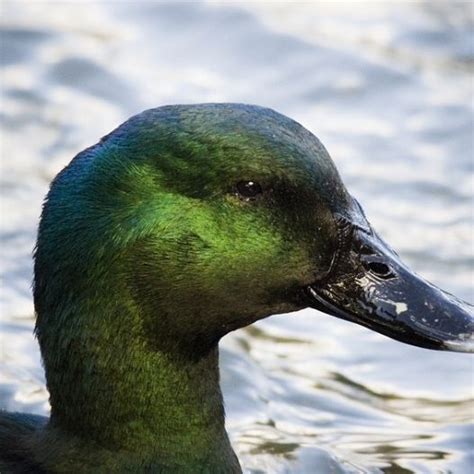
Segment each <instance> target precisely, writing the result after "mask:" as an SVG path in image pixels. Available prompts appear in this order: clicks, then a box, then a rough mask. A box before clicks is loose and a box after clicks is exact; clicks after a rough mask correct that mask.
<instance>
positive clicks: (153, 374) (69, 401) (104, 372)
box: [40, 308, 240, 472]
mask: <svg viewBox="0 0 474 474" xmlns="http://www.w3.org/2000/svg"><path fill="white" fill-rule="evenodd" d="M115 309H116V311H113V312H110V311H109V312H108V316H109V318H108V319H109V321H106V322H105V324H104V321H103V319H104V316H103V315H102V324H101V325H100V326H99V325H95V324H94V321H97V318H89V317H87V318H84V319H83V320H87V322H88V323H87V326H88V330H87V331H85V330H83V331H82V332H81V331H80V332H81V334H80V335H77V334H75V335H72V336H71V337H70V338H69V339H68V340H67V344H64V343H65V339H64V335H63V338H62V340H61V341H62V343H63V347H66V350H65V351H63V352H62V355H61V357H58V355H57V354H56V355H55V354H52V353H51V351H48V350H45V349H46V347H45V345H47V344H48V343H51V342H52V341H51V340H50V341H47V340H45V339H46V338H45V337H42V339H43V341H41V340H40V342H42V349H43V356H44V362H45V366H46V375H47V380H48V388H49V390H50V395H51V406H52V411H51V422H50V427H51V428H52V429H53V430H60V431H62V432H67V433H69V434H70V435H72V437H74V438H75V439H78V440H80V443H84V442H85V443H89V445H90V443H92V444H94V446H99V447H100V450H103V451H108V452H114V453H120V452H123V451H126V453H127V455H126V463H128V464H130V463H132V464H133V466H131V467H132V468H135V467H136V465H139V466H143V465H146V466H148V467H150V466H151V467H152V468H153V469H156V470H159V469H161V468H165V469H174V470H175V471H177V472H181V470H184V471H183V472H188V471H186V469H189V470H190V472H192V471H194V472H198V471H196V469H197V468H202V469H203V470H204V471H205V472H207V471H209V472H240V468H239V464H238V461H237V458H236V456H235V454H234V452H233V450H232V447H231V445H230V442H229V439H228V436H227V433H226V431H225V426H224V408H223V399H222V393H221V390H220V386H219V365H218V346H217V343H216V344H214V345H213V346H212V347H211V348H210V349H209V350H208V351H207V352H206V353H205V354H201V355H200V357H197V358H194V359H192V358H190V357H189V356H187V355H186V354H184V355H183V354H181V352H179V351H178V349H176V352H173V351H172V350H171V349H170V348H169V347H168V349H167V351H163V350H159V349H157V348H156V347H153V348H152V347H150V346H149V344H147V343H146V341H144V339H143V336H142V334H141V332H142V330H141V329H140V325H139V324H136V323H137V321H138V318H136V317H134V316H136V315H134V314H133V312H129V311H125V312H123V313H122V314H118V313H120V311H117V310H118V308H115ZM123 318H127V320H128V322H130V324H129V325H124V324H123V321H124V319H123ZM113 321H121V322H120V326H122V327H123V326H126V329H123V328H122V329H121V328H120V327H119V325H118V324H114V323H113ZM94 325H95V327H94ZM50 333H53V334H54V329H53V330H51V332H50ZM56 345H57V344H56ZM177 347H179V345H177ZM87 449H88V450H89V449H90V448H89V447H88V448H87ZM117 459H118V458H117ZM132 460H133V461H132ZM114 462H116V460H115V461H114ZM127 467H129V466H127ZM222 469H224V471H222ZM160 472H161V471H160ZM199 472H200V471H199Z"/></svg>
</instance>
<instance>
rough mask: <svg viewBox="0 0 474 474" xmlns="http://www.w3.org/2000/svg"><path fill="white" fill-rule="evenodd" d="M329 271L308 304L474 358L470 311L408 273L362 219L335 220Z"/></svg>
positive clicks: (423, 344) (416, 342)
mask: <svg viewBox="0 0 474 474" xmlns="http://www.w3.org/2000/svg"><path fill="white" fill-rule="evenodd" d="M338 226H339V230H340V238H339V242H340V248H339V249H338V251H337V253H336V256H335V258H334V260H333V262H332V265H331V269H330V270H329V272H328V274H327V275H326V276H325V277H324V280H322V281H319V282H317V283H315V284H313V285H310V286H309V287H307V288H306V289H305V291H304V293H305V301H306V304H307V305H308V306H310V307H313V308H315V309H318V310H320V311H322V312H324V313H328V314H331V315H333V316H336V317H338V318H342V319H345V320H348V321H352V322H355V323H357V324H360V325H362V326H365V327H367V328H369V329H372V330H373V331H376V332H379V333H381V334H384V335H386V336H389V337H391V338H393V339H397V340H399V341H402V342H405V343H407V344H412V345H415V346H419V347H424V348H428V349H437V350H448V351H456V352H474V335H473V330H474V316H473V306H472V305H470V304H468V303H465V302H463V301H461V300H459V299H458V298H456V297H455V296H453V295H450V294H449V293H446V292H445V291H442V290H440V289H439V288H437V287H436V286H434V285H432V284H431V283H429V282H427V281H425V280H423V279H422V278H421V277H419V276H418V275H416V274H415V273H414V272H412V271H411V270H410V269H409V268H407V267H406V266H405V265H404V264H403V263H402V262H401V261H400V259H399V257H398V255H397V254H396V253H395V252H394V251H393V250H392V249H391V248H390V247H389V246H388V245H387V244H386V243H385V242H384V241H383V240H382V239H381V238H380V237H378V235H377V234H376V233H375V232H374V231H373V230H372V229H371V227H370V225H369V224H368V223H367V221H366V220H365V217H363V215H362V216H361V215H360V214H359V217H358V219H356V222H354V219H347V218H345V217H342V218H340V219H339V220H338Z"/></svg>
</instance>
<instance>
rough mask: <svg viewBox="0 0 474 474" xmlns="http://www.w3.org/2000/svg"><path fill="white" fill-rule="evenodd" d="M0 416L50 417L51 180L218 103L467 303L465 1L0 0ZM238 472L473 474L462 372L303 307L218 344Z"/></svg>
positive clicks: (469, 174) (469, 165)
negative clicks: (176, 113) (282, 132)
mask: <svg viewBox="0 0 474 474" xmlns="http://www.w3.org/2000/svg"><path fill="white" fill-rule="evenodd" d="M1 8H2V10H3V12H2V15H1V21H2V37H1V39H2V41H1V46H2V48H3V51H2V54H1V62H2V67H3V69H2V72H1V77H0V79H1V88H2V109H1V120H2V135H1V165H2V171H1V181H2V186H1V214H0V219H1V261H0V264H1V274H2V288H1V304H2V308H1V316H2V323H1V332H0V336H1V347H2V353H1V356H2V359H1V361H0V376H1V380H0V406H1V407H5V408H7V409H8V410H20V411H30V412H34V413H40V414H46V413H47V412H48V402H47V400H48V394H47V392H46V390H45V388H44V377H43V371H42V368H41V364H40V359H39V352H38V348H37V344H36V341H35V340H34V338H33V336H32V327H33V306H32V298H31V294H30V281H31V267H32V265H31V250H32V247H33V243H34V238H35V229H36V226H37V222H38V216H39V213H40V206H41V201H42V198H43V196H44V194H45V192H46V190H47V187H48V183H49V181H50V180H51V178H52V177H53V176H54V175H55V174H56V173H57V172H58V171H59V170H60V169H61V167H63V166H64V165H65V164H66V163H67V162H68V161H69V160H70V159H71V158H72V157H73V156H74V154H76V153H77V152H78V151H79V150H81V149H82V148H84V147H86V146H88V145H90V144H92V143H95V142H96V141H97V140H98V138H100V137H101V136H102V135H104V134H105V133H107V132H109V131H110V130H111V129H112V128H114V127H115V126H116V125H118V124H119V123H120V122H122V121H123V120H125V119H126V118H127V117H128V116H129V115H131V114H133V113H136V112H138V111H141V110H142V109H145V108H150V107H154V106H157V105H162V104H168V103H189V102H207V101H233V102H248V103H258V104H261V105H266V106H270V107H273V108H275V109H277V110H279V111H280V112H283V113H285V114H287V115H289V116H291V117H293V118H295V119H296V120H298V121H299V122H301V123H302V124H304V125H305V126H306V127H307V128H309V129H310V130H311V131H313V132H314V133H315V134H316V135H317V136H318V137H319V138H320V139H321V140H322V141H323V143H324V144H325V145H326V147H327V148H328V149H329V152H330V153H331V155H332V157H333V159H334V160H335V162H336V164H337V166H338V168H339V169H340V171H341V174H342V176H343V178H344V181H345V183H346V185H347V186H348V188H349V189H350V191H351V192H352V194H354V195H355V196H356V197H357V198H358V199H359V200H360V201H361V202H362V204H363V206H364V208H365V209H366V211H367V214H368V216H369V218H370V220H371V221H372V223H373V224H374V226H375V227H376V228H377V229H378V230H379V232H380V233H381V234H382V235H383V236H384V238H386V240H387V241H388V242H390V243H391V244H392V246H393V247H395V248H396V249H397V250H398V251H399V253H400V254H401V255H402V257H403V258H404V259H405V260H406V261H407V263H409V264H410V265H411V266H412V267H414V268H415V269H416V270H417V271H418V272H419V273H421V274H422V275H424V276H425V277H427V278H428V279H429V280H431V281H433V282H434V283H436V284H438V285H439V286H441V287H443V288H446V289H447V290H449V291H451V292H453V293H455V294H457V295H459V296H461V297H463V298H464V299H467V300H469V301H471V302H472V300H473V299H474V297H473V294H472V283H473V273H472V271H473V267H472V265H473V243H472V242H473V241H472V237H473V222H472V220H473V194H474V189H473V159H474V158H473V136H472V131H473V130H472V128H473V121H472V105H473V76H472V72H473V67H472V65H473V36H472V28H473V18H472V5H471V4H470V3H467V2H466V3H459V4H456V3H453V2H445V3H442V4H441V3H436V2H426V3H418V2H411V3H390V4H383V3H370V4H362V3H351V4H342V3H337V2H332V3H322V4H316V3H297V2H291V3H227V2H222V3H221V2H218V3H215V2H214V3H198V2H195V3H176V2H173V3H169V4H168V3H152V2H147V3H139V2H106V3H105V2H104V3H101V4H99V3H93V2H87V3H86V2H84V3H83V2H78V3H61V2H55V3H46V2H41V3H39V2H38V3H37V2H13V3H8V2H2V7H1ZM221 359H222V363H221V372H222V381H223V386H224V395H225V400H226V406H227V425H228V430H229V432H230V435H231V438H232V441H233V444H234V446H235V448H236V451H237V452H238V455H239V457H240V459H241V462H242V464H243V467H244V469H245V470H246V472H253V473H257V472H266V473H287V472H290V473H323V474H324V473H330V472H331V473H338V472H350V473H352V472H369V473H379V472H384V473H391V474H394V473H400V474H402V473H411V472H416V473H448V472H451V473H456V474H457V473H460V474H464V473H472V472H473V471H474V448H473V446H474V439H473V438H474V433H473V431H474V430H473V424H472V422H473V413H474V405H473V403H472V396H473V359H472V357H470V356H469V355H464V354H451V353H437V352H430V351H426V350H422V349H417V348H413V347H409V346H406V345H403V344H401V343H397V342H394V341H391V340H389V339H386V338H384V337H382V336H379V335H378V334H375V333H371V332H369V331H368V330H365V329H362V328H360V327H357V326H355V325H351V324H349V323H345V322H343V321H338V320H336V319H333V318H331V317H329V316H325V315H323V314H320V313H318V312H316V311H313V310H306V311H303V312H300V313H295V314H291V315H282V316H276V317H273V318H269V319H267V320H265V321H262V322H260V323H258V324H255V325H254V326H252V327H249V328H246V329H244V330H240V331H237V332H235V333H233V334H231V335H229V336H227V337H226V338H225V339H224V340H223V342H222V349H221Z"/></svg>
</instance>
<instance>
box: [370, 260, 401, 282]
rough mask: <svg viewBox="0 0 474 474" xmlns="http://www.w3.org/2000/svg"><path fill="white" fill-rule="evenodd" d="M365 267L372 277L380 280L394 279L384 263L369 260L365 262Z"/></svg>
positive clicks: (390, 270)
mask: <svg viewBox="0 0 474 474" xmlns="http://www.w3.org/2000/svg"><path fill="white" fill-rule="evenodd" d="M365 266H366V267H367V269H368V270H369V271H371V272H372V273H373V274H374V275H377V276H378V277H380V278H385V279H389V278H394V277H395V274H394V272H393V271H392V269H391V268H390V266H389V265H387V264H386V263H384V262H380V261H377V260H370V261H366V262H365Z"/></svg>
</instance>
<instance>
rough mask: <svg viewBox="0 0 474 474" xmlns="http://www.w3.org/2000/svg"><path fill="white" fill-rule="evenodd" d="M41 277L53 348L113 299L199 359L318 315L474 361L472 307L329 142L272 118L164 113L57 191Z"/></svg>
mask: <svg viewBox="0 0 474 474" xmlns="http://www.w3.org/2000/svg"><path fill="white" fill-rule="evenodd" d="M35 274H36V283H35V300H36V307H37V313H38V327H39V333H40V334H41V326H42V325H43V326H44V325H45V324H46V323H47V319H48V318H50V317H51V316H48V315H50V314H53V313H54V312H55V309H57V308H58V306H61V305H63V306H64V305H65V304H72V303H71V302H73V301H75V300H77V298H82V299H83V300H84V301H85V300H87V301H89V302H93V301H94V298H95V296H94V295H97V294H98V293H100V292H102V294H105V295H106V297H107V298H109V299H112V300H117V301H119V300H120V301H122V303H121V304H122V305H125V306H130V307H134V308H138V309H139V311H138V313H139V314H140V325H141V326H142V328H143V329H144V333H146V334H147V339H148V341H149V342H150V343H151V344H152V345H153V346H155V347H156V348H157V349H161V350H168V351H169V350H173V351H180V352H182V353H187V354H192V355H199V354H201V353H203V352H206V351H208V350H209V348H211V347H214V346H215V345H216V343H217V342H218V340H219V339H220V338H221V337H222V336H223V335H225V334H226V333H228V332H229V331H232V330H235V329H237V328H240V327H243V326H246V325H248V324H250V323H252V322H254V321H256V320H258V319H261V318H263V317H266V316H269V315H271V314H276V313H282V312H291V311H296V310H299V309H302V308H305V307H312V308H316V309H318V310H320V311H322V312H324V313H328V314H331V315H334V316H336V317H339V318H343V319H346V320H349V321H353V322H355V323H357V324H361V325H363V326H365V327H367V328H369V329H372V330H374V331H377V332H379V333H382V334H384V335H386V336H389V337H391V338H394V339H397V340H399V341H402V342H406V343H409V344H413V345H416V346H420V347H425V348H431V349H441V350H455V351H472V349H473V343H472V341H473V339H472V332H473V316H472V307H471V306H470V305H468V304H467V303H464V302H461V301H460V300H458V299H457V298H455V297H454V296H452V295H450V294H448V293H446V292H443V291H442V290H440V289H438V288H436V287H435V286H433V285H432V284H430V283H428V282H426V281H424V280H423V279H422V278H421V277H419V276H417V275H416V274H415V273H413V272H412V271H410V270H409V269H408V268H407V267H406V266H405V265H404V264H403V263H402V262H401V260H400V258H399V257H398V255H397V254H396V253H395V252H394V251H393V250H392V249H391V248H390V247H389V246H388V245H387V244H386V243H385V242H384V241H383V240H382V239H381V238H380V237H379V236H378V235H377V233H376V232H375V231H374V230H373V229H372V227H371V226H370V224H369V223H368V221H367V219H366V217H365V215H364V213H363V211H362V209H361V207H360V205H359V204H358V203H357V201H356V200H355V199H354V198H353V197H351V195H350V194H349V193H348V191H347V190H346V188H345V187H344V185H343V183H342V181H341V178H340V176H339V174H338V172H337V170H336V168H335V166H334V164H333V162H332V160H331V158H330V157H329V155H328V153H327V151H326V150H325V148H324V147H323V145H322V144H321V143H320V141H319V140H318V139H317V138H316V137H315V136H314V135H313V134H311V133H310V132H309V131H307V130H306V129H305V128H303V127H302V126H301V125H299V124H298V123H296V122H294V121H293V120H291V119H289V118H287V117H285V116H283V115H281V114H279V113H276V112H274V111H272V110H269V109H265V108H261V107H256V106H249V105H239V104H202V105H180V106H167V107H160V108H157V109H152V110H148V111H146V112H143V113H142V114H140V115H137V116H135V117H132V118H131V119H130V120H128V121H127V122H125V123H124V124H123V125H122V126H120V127H119V128H118V129H117V130H115V131H114V132H112V133H111V134H109V135H108V136H106V137H104V138H103V139H102V140H101V142H100V143H99V144H97V145H95V146H94V147H92V148H90V149H87V150H85V151H84V152H82V153H81V154H79V155H78V156H77V157H76V158H75V159H74V160H73V161H72V163H71V164H70V165H69V166H68V167H67V168H66V169H65V170H63V172H62V173H60V175H58V177H57V178H56V180H55V181H54V182H53V185H52V188H51V191H50V193H49V196H48V199H47V202H46V205H45V209H44V212H43V217H42V222H41V225H40V232H39V238H38V248H37V252H36V264H35ZM91 304H92V303H91ZM315 317H317V315H315ZM40 342H41V338H40Z"/></svg>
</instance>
